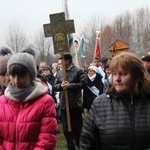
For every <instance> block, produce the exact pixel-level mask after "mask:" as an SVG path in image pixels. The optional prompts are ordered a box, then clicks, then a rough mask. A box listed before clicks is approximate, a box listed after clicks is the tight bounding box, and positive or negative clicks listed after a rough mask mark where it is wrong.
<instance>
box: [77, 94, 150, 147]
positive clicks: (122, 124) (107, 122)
mask: <svg viewBox="0 0 150 150" xmlns="http://www.w3.org/2000/svg"><path fill="white" fill-rule="evenodd" d="M149 148H150V95H149V96H147V97H144V98H143V97H140V96H119V95H116V94H114V95H110V94H109V95H108V94H102V95H100V96H99V97H97V98H96V99H95V100H94V102H93V104H92V106H91V109H90V111H89V116H88V118H87V119H86V120H85V122H84V124H83V128H82V132H81V137H80V148H79V150H147V149H149Z"/></svg>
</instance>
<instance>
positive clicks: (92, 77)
mask: <svg viewBox="0 0 150 150" xmlns="http://www.w3.org/2000/svg"><path fill="white" fill-rule="evenodd" d="M88 77H89V79H90V80H91V81H94V79H95V78H96V74H94V75H93V76H91V77H90V76H89V75H88Z"/></svg>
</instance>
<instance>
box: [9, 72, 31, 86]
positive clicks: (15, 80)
mask: <svg viewBox="0 0 150 150" xmlns="http://www.w3.org/2000/svg"><path fill="white" fill-rule="evenodd" d="M9 77H10V82H11V83H12V85H13V86H14V88H16V89H23V88H26V87H28V86H29V85H30V83H31V77H30V74H29V73H26V74H22V75H9Z"/></svg>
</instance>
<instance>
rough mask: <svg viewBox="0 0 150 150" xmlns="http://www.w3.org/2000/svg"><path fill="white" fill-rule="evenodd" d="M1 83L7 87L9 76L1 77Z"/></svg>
mask: <svg viewBox="0 0 150 150" xmlns="http://www.w3.org/2000/svg"><path fill="white" fill-rule="evenodd" d="M0 82H1V83H2V84H3V86H4V87H7V85H8V83H9V76H8V75H7V74H5V75H0Z"/></svg>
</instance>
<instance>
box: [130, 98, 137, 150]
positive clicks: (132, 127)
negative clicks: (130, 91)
mask: <svg viewBox="0 0 150 150" xmlns="http://www.w3.org/2000/svg"><path fill="white" fill-rule="evenodd" d="M130 101H131V147H132V149H133V150H134V149H135V144H136V143H135V103H134V99H133V96H132V95H131V99H130Z"/></svg>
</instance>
